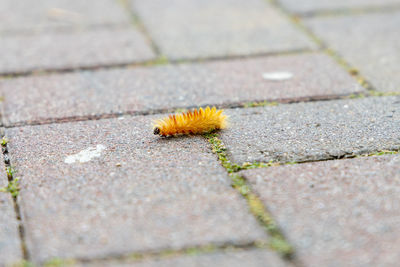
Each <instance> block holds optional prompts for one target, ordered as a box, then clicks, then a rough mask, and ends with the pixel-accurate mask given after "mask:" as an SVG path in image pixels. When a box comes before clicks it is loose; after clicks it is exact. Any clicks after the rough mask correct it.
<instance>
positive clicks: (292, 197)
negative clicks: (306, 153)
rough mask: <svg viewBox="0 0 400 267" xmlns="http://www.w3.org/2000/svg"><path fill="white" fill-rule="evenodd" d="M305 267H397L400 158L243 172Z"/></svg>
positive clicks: (383, 157)
mask: <svg viewBox="0 0 400 267" xmlns="http://www.w3.org/2000/svg"><path fill="white" fill-rule="evenodd" d="M243 174H244V176H245V177H246V178H247V179H249V180H250V183H251V185H252V187H253V189H254V190H255V191H256V192H257V193H258V194H259V195H260V196H261V199H262V201H263V202H264V203H265V205H267V207H268V209H269V211H270V212H271V213H272V215H273V216H274V218H275V219H276V220H277V222H278V224H279V226H280V227H281V228H282V229H283V230H284V233H285V234H286V236H287V237H288V239H289V241H290V242H291V243H292V244H294V245H295V248H296V249H297V254H298V255H299V257H300V261H302V262H303V263H304V265H305V266H332V267H333V266H371V267H372V266H385V267H389V266H393V267H394V266H397V265H398V263H399V261H400V254H399V253H398V251H399V249H400V230H399V228H398V225H399V223H400V156H399V155H390V156H375V157H368V158H357V159H346V160H335V161H325V162H316V163H306V164H301V165H300V164H299V165H291V166H279V167H271V168H267V169H258V170H249V171H245V172H243Z"/></svg>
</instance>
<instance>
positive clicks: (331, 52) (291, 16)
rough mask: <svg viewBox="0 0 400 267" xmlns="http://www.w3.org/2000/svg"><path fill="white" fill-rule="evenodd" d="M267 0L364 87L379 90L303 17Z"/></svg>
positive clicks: (273, 1) (275, 0)
mask: <svg viewBox="0 0 400 267" xmlns="http://www.w3.org/2000/svg"><path fill="white" fill-rule="evenodd" d="M265 1H267V2H268V3H270V4H271V5H272V6H274V7H275V8H276V9H277V10H278V11H280V12H281V13H282V14H283V15H285V16H287V17H288V18H289V20H291V21H292V23H293V24H294V25H295V26H297V27H298V28H299V29H300V30H302V31H303V32H304V33H305V34H306V35H307V36H308V37H309V38H310V39H311V40H313V41H314V42H315V43H316V44H317V45H318V46H319V48H320V49H321V50H322V51H323V52H324V53H325V54H326V55H328V56H330V57H331V58H333V59H334V60H335V61H336V63H338V65H339V66H341V67H342V68H343V69H344V70H345V71H347V72H348V73H349V74H350V75H351V76H353V77H354V78H355V79H356V80H357V82H358V83H359V84H360V85H361V86H362V87H364V88H365V89H367V90H369V91H377V90H376V88H375V87H374V86H373V84H372V83H371V82H369V81H368V79H366V78H365V77H364V76H362V75H361V74H360V72H359V71H358V69H357V68H355V67H354V66H352V65H351V64H350V63H348V62H347V61H346V59H345V58H344V57H342V56H341V55H340V54H339V53H338V52H337V51H335V50H333V49H331V48H329V46H328V45H327V44H326V43H325V42H323V41H322V39H320V38H319V37H318V36H317V35H316V34H315V33H314V32H313V31H312V30H311V29H309V28H308V27H306V26H305V25H304V23H303V22H302V17H300V16H298V15H296V14H293V13H291V12H289V11H288V10H287V9H285V8H284V7H283V6H282V5H281V4H280V3H279V2H278V1H277V0H265Z"/></svg>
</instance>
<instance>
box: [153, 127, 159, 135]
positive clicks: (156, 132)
mask: <svg viewBox="0 0 400 267" xmlns="http://www.w3.org/2000/svg"><path fill="white" fill-rule="evenodd" d="M153 133H154V134H155V135H157V134H160V128H158V127H155V128H154V131H153Z"/></svg>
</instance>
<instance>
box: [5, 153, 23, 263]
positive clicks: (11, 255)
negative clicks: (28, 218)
mask: <svg viewBox="0 0 400 267" xmlns="http://www.w3.org/2000/svg"><path fill="white" fill-rule="evenodd" d="M5 169H6V167H5V166H4V159H3V155H1V156H0V171H1V173H0V187H7V184H8V180H7V175H6V172H5ZM20 259H22V254H21V245H20V240H19V234H18V223H17V220H16V216H15V212H14V204H13V200H12V199H11V194H10V193H8V192H0V266H3V264H4V265H10V264H13V263H16V262H18V261H19V260H20Z"/></svg>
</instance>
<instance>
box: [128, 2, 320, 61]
mask: <svg viewBox="0 0 400 267" xmlns="http://www.w3.org/2000/svg"><path fill="white" fill-rule="evenodd" d="M131 3H132V6H133V9H134V10H135V11H136V12H137V13H138V14H139V17H140V19H141V21H142V22H143V23H144V25H145V27H146V29H147V30H148V31H149V32H150V35H151V36H152V38H153V39H154V40H155V42H156V43H157V45H158V46H159V47H160V49H161V52H162V53H163V54H165V55H166V56H167V57H169V58H171V59H181V58H205V57H223V56H231V55H248V54H260V53H269V52H278V51H286V50H297V49H309V48H314V47H315V45H314V43H313V42H311V41H310V40H309V39H308V38H307V36H305V35H304V34H302V33H301V31H298V30H297V29H296V28H295V27H294V26H293V25H291V24H290V22H289V21H288V20H287V19H286V18H285V17H283V16H282V15H281V14H279V13H278V12H277V11H276V10H274V9H273V8H272V7H271V6H270V5H268V3H266V1H263V0H248V1H242V0H221V1H214V0H171V1H164V0H148V1H134V0H132V1H131Z"/></svg>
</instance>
